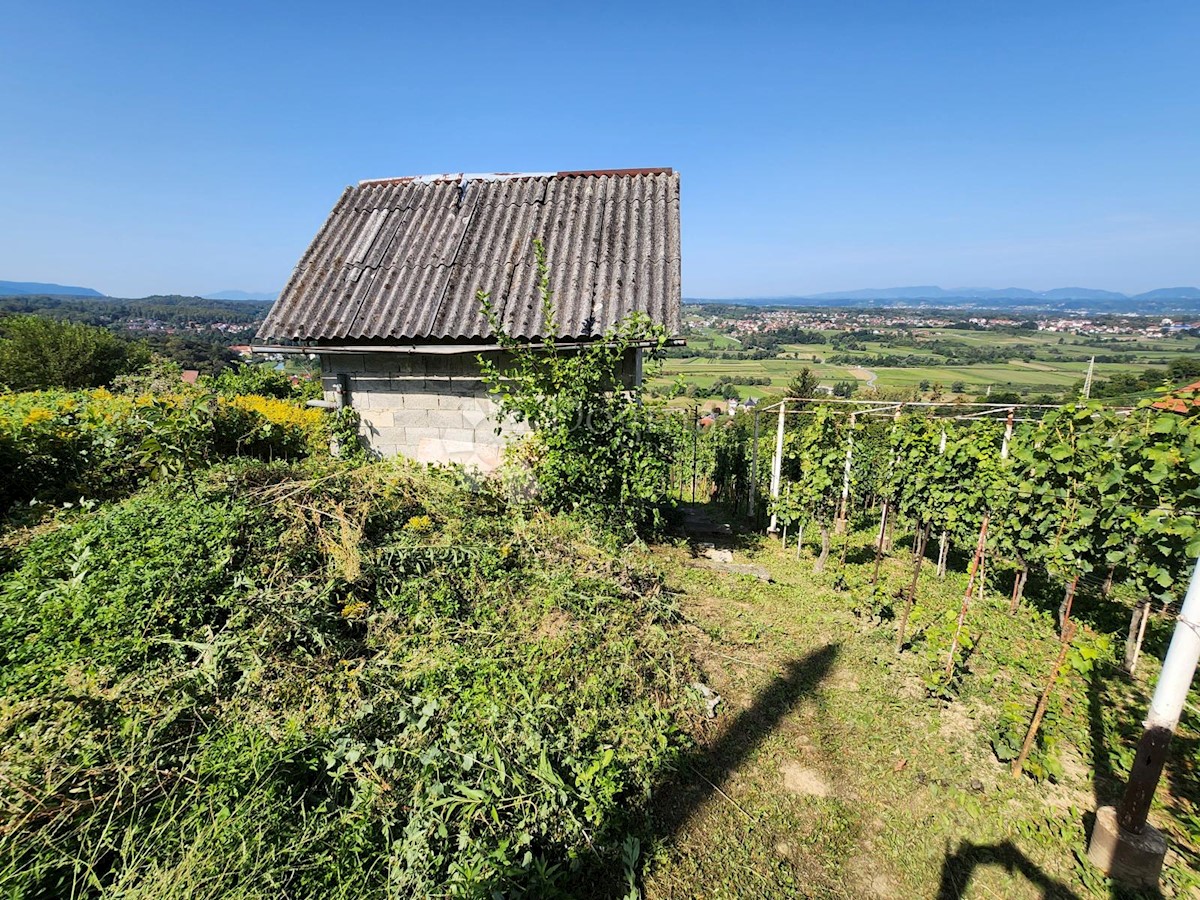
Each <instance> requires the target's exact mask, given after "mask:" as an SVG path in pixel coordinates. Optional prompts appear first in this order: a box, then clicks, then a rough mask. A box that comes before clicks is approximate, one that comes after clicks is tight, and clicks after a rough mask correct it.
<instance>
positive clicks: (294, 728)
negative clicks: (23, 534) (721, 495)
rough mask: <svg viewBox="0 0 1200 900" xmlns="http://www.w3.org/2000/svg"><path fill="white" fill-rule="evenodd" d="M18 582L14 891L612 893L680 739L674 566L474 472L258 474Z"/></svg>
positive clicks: (99, 525) (63, 535)
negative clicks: (514, 512)
mask: <svg viewBox="0 0 1200 900" xmlns="http://www.w3.org/2000/svg"><path fill="white" fill-rule="evenodd" d="M3 568H4V569H6V570H7V574H5V575H4V576H3V577H2V578H0V684H2V685H3V688H4V690H3V699H2V700H0V774H2V775H3V776H4V777H3V778H0V802H3V804H4V806H5V809H6V810H7V813H6V815H7V819H6V821H5V824H4V825H3V826H2V827H0V882H2V883H4V884H5V885H6V889H7V890H8V891H9V892H10V894H11V895H12V896H17V897H50V896H77V897H99V896H104V897H121V898H133V897H146V898H149V897H155V898H167V897H180V898H182V897H188V898H194V897H212V898H217V897H227V896H232V895H236V896H241V897H264V898H266V897H270V898H276V897H281V896H290V897H323V898H324V897H347V898H349V897H353V898H363V897H385V896H386V897H393V896H420V897H427V896H478V897H491V896H495V895H497V893H505V894H513V893H521V892H533V893H537V894H552V893H555V892H560V893H565V894H567V895H573V896H578V895H581V894H585V893H592V892H596V893H603V892H604V891H605V890H606V887H605V885H606V884H607V882H606V881H605V877H606V876H607V875H608V874H609V873H613V874H614V875H615V877H616V878H617V879H619V880H620V879H621V878H622V876H621V854H620V848H621V845H622V842H623V841H624V839H625V837H626V834H627V832H628V830H629V829H630V828H631V827H632V826H631V816H632V815H634V814H635V813H636V811H637V809H638V808H639V804H640V803H641V802H642V801H644V800H645V798H646V797H647V795H648V794H649V792H650V790H651V788H652V786H653V785H654V784H655V783H656V782H657V781H658V779H660V778H661V777H662V774H663V772H664V771H665V770H666V768H667V767H668V765H669V764H670V762H671V760H672V758H673V754H674V752H675V748H676V747H677V746H678V745H679V743H680V742H679V740H678V737H677V734H678V733H677V731H676V725H675V723H676V712H677V704H678V703H679V702H680V699H681V697H682V696H683V689H682V686H683V685H685V684H687V683H688V681H689V678H690V674H691V673H690V672H689V670H688V668H687V666H686V665H685V664H684V663H683V661H682V660H680V659H678V658H676V656H675V655H674V651H673V647H674V644H673V639H672V637H671V628H672V623H673V622H674V620H675V610H674V607H673V605H672V601H671V600H670V598H669V595H668V594H666V593H665V592H664V591H663V589H662V586H661V584H660V582H659V580H658V579H657V577H656V576H655V575H654V574H653V573H652V572H648V571H644V570H642V569H640V568H639V567H638V566H637V565H635V564H632V563H630V562H629V561H628V560H626V559H622V558H620V557H618V556H617V555H615V553H613V552H611V551H605V550H603V549H601V548H600V547H598V546H597V545H595V544H591V543H588V542H586V540H585V539H584V538H581V537H580V533H579V529H578V526H577V525H576V524H572V523H568V522H565V521H562V520H558V519H552V518H549V517H545V516H538V517H535V518H534V519H532V520H526V519H523V518H514V517H512V516H511V515H509V513H508V512H507V510H506V508H505V506H504V503H503V502H502V501H501V500H500V499H499V498H498V497H497V496H496V495H494V494H492V493H491V492H489V491H488V490H486V489H485V490H482V491H480V490H478V489H475V490H470V489H468V488H467V486H466V485H464V484H462V483H460V482H458V481H456V476H455V475H454V474H453V473H449V472H425V471H422V470H420V469H418V468H416V467H414V466H406V465H403V464H398V463H384V464H378V465H374V466H365V467H357V468H348V469H339V468H328V469H325V470H321V471H317V472H311V471H310V472H307V473H304V474H302V473H300V472H299V471H297V470H294V469H289V468H286V467H284V466H281V465H280V464H264V463H238V464H235V465H231V466H225V467H221V468H217V469H213V470H211V471H210V472H208V473H206V474H205V475H204V476H203V477H202V478H201V479H200V480H199V481H198V483H197V485H196V489H195V492H194V493H193V492H182V493H181V492H179V491H178V490H173V489H172V487H171V486H170V485H168V484H163V485H159V486H153V487H151V488H149V489H147V490H145V491H143V492H142V493H140V494H139V495H137V496H135V497H133V498H130V499H128V500H125V501H123V502H121V503H118V504H115V505H112V506H109V507H106V508H104V509H102V510H100V511H97V512H94V513H88V514H83V515H81V516H80V517H78V518H77V519H76V520H75V521H74V522H72V523H70V524H69V525H67V526H65V527H62V528H60V529H58V530H55V531H51V532H49V533H43V534H41V535H39V536H37V537H36V538H34V539H33V540H32V541H31V542H30V543H29V544H28V545H27V546H26V547H24V548H23V549H21V550H20V551H18V552H16V553H15V555H13V556H12V557H10V558H9V559H8V560H7V561H6V562H4V563H3Z"/></svg>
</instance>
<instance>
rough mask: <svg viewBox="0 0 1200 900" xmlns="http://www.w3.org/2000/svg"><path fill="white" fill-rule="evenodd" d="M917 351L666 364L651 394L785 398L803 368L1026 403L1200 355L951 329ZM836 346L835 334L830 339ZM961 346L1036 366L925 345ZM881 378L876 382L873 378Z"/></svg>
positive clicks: (709, 333)
mask: <svg viewBox="0 0 1200 900" xmlns="http://www.w3.org/2000/svg"><path fill="white" fill-rule="evenodd" d="M912 333H913V335H914V336H915V337H916V338H917V342H918V343H917V345H916V346H912V347H894V346H889V345H887V344H885V343H881V342H879V341H865V342H864V343H863V346H865V347H866V350H863V351H850V352H849V353H847V352H846V351H841V350H839V349H838V348H835V347H834V346H833V345H832V344H831V343H823V344H812V343H809V344H784V345H781V347H780V349H779V351H778V352H777V353H776V356H775V357H774V358H773V359H764V360H753V359H728V358H726V359H709V358H704V357H699V356H697V357H690V358H676V359H668V360H665V362H664V364H663V367H662V370H661V372H659V373H658V374H656V375H654V376H653V377H652V378H651V379H650V381H649V384H650V387H651V388H652V389H655V390H658V391H661V392H667V391H669V390H670V389H671V386H672V385H673V384H674V383H675V382H676V380H677V379H678V378H680V377H682V379H683V381H684V383H685V385H686V384H693V385H696V386H697V387H699V388H705V389H707V388H710V387H711V386H712V385H713V383H714V382H715V381H716V380H717V379H719V378H721V377H723V376H724V377H728V378H732V379H735V380H736V379H738V378H739V377H753V378H761V377H769V378H770V379H771V384H770V385H737V386H736V387H737V391H738V394H739V396H741V397H743V398H746V397H756V398H757V397H762V396H765V395H767V394H776V395H778V394H779V393H780V392H781V391H782V390H783V389H784V388H785V387H786V386H787V384H788V382H789V381H790V380H791V379H792V378H793V377H794V376H795V375H796V374H797V373H798V372H799V371H800V370H801V369H802V368H804V367H808V368H810V369H811V370H812V371H813V372H814V373H815V374H816V376H817V377H818V378H819V379H820V380H821V383H822V384H823V385H826V386H833V385H834V384H835V383H836V382H839V381H847V380H850V381H857V382H858V383H859V385H860V387H868V386H872V385H873V386H874V387H876V388H880V389H889V388H893V389H904V390H919V389H920V387H921V384H922V382H928V383H929V387H930V389H933V388H934V387H935V386H937V387H940V389H941V393H942V394H949V393H951V387H952V385H954V384H955V383H958V382H961V383H962V387H963V391H962V393H964V394H970V395H974V394H982V393H986V392H987V391H988V389H989V388H991V389H992V390H993V391H1004V392H1008V391H1015V392H1017V393H1020V394H1024V395H1037V394H1043V393H1047V394H1061V393H1063V392H1065V391H1069V390H1070V389H1071V388H1072V386H1074V385H1075V384H1076V383H1077V382H1079V381H1080V380H1081V379H1082V378H1083V377H1084V375H1085V373H1086V372H1087V368H1088V358H1089V357H1090V356H1091V355H1092V354H1095V355H1097V356H1102V357H1110V356H1119V357H1121V361H1120V362H1097V363H1096V367H1095V377H1096V378H1097V379H1105V378H1109V377H1111V376H1113V375H1117V374H1122V373H1129V374H1140V373H1142V372H1144V371H1146V370H1147V369H1164V371H1165V367H1166V365H1167V363H1169V362H1170V360H1172V359H1174V358H1176V357H1180V356H1189V355H1195V354H1197V353H1200V341H1197V340H1195V339H1186V340H1178V339H1170V340H1168V339H1162V340H1158V339H1152V338H1142V337H1122V336H1117V338H1116V340H1113V339H1112V338H1102V339H1095V338H1087V337H1084V336H1080V335H1071V334H1057V333H1053V332H1033V331H1031V332H1028V333H1022V334H1012V333H1005V332H993V331H959V330H955V329H945V328H926V329H914V330H913V332H912ZM824 334H825V335H826V336H828V337H830V338H832V336H833V335H834V334H835V332H824ZM934 340H944V341H955V342H958V343H959V344H965V345H968V346H978V347H996V346H1001V347H1003V346H1013V347H1014V348H1016V347H1026V348H1029V347H1032V348H1033V356H1034V358H1033V359H1032V360H1029V359H1022V358H1016V357H1014V358H1013V359H1010V360H1009V361H1008V362H1004V363H1002V362H987V363H978V364H972V365H938V364H937V363H938V361H939V360H942V359H944V357H941V356H939V355H938V354H937V353H936V352H934V350H933V349H932V348H930V347H927V346H922V345H921V343H922V342H923V341H934ZM688 346H689V347H691V348H694V349H695V350H697V351H707V350H736V349H737V341H736V340H735V339H733V338H729V337H727V336H724V335H721V334H720V333H719V330H718V329H715V328H713V327H705V328H703V329H702V330H701V334H700V335H699V336H698V337H689V339H688ZM834 354H840V355H841V356H846V355H848V356H850V357H852V358H854V359H860V360H862V361H863V366H865V368H863V367H860V366H855V365H850V364H836V365H835V364H832V363H830V362H828V360H829V358H830V357H831V356H833V355H834ZM879 354H891V355H907V356H917V357H927V358H928V360H929V362H930V365H928V366H912V367H892V366H877V365H873V364H872V362H871V361H870V359H869V357H873V356H877V355H879ZM872 374H873V375H874V381H873V382H872V380H871V376H872Z"/></svg>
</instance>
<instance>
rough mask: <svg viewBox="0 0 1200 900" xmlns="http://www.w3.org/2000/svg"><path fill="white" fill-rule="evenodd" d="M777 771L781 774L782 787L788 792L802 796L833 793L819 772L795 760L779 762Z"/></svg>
mask: <svg viewBox="0 0 1200 900" xmlns="http://www.w3.org/2000/svg"><path fill="white" fill-rule="evenodd" d="M779 771H780V773H781V774H782V776H783V789H784V790H785V791H788V792H789V793H792V794H799V795H801V796H804V797H828V796H829V795H830V794H831V793H833V792H832V791H831V790H830V788H829V785H828V784H827V783H826V781H825V778H824V776H822V775H821V773H819V772H817V771H814V770H813V769H809V768H806V767H804V766H802V765H800V763H798V762H796V761H795V760H788V761H786V762H784V763H782V764H780V766H779Z"/></svg>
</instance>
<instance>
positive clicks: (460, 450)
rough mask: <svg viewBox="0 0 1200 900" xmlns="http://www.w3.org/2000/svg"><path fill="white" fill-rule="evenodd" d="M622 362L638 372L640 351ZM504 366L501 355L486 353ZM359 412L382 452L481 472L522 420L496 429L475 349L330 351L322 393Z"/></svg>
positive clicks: (627, 380) (624, 375)
mask: <svg viewBox="0 0 1200 900" xmlns="http://www.w3.org/2000/svg"><path fill="white" fill-rule="evenodd" d="M638 353H640V351H637V350H630V351H629V352H628V354H627V355H626V358H625V359H624V360H623V361H622V362H623V365H622V371H621V380H622V382H623V383H624V384H625V385H626V386H629V385H631V384H632V383H633V381H634V380H635V378H636V377H637V375H636V373H637V371H638V366H637V354H638ZM485 355H486V356H488V357H490V358H492V359H494V360H495V361H496V362H497V363H498V364H503V363H504V361H505V357H506V354H504V353H503V352H502V351H499V350H496V351H490V352H488V353H486V354H485ZM343 380H344V383H345V386H346V388H347V392H346V395H345V397H344V402H345V403H346V405H348V406H350V407H351V408H353V409H354V411H355V412H357V413H358V415H359V419H360V420H361V427H360V433H361V434H362V436H363V439H364V440H365V441H366V443H367V445H368V446H369V447H370V448H371V449H372V450H373V451H375V452H376V453H378V454H379V455H380V456H395V455H397V454H401V455H403V456H407V457H409V458H410V459H415V460H417V461H418V462H424V463H461V464H463V465H465V466H468V467H472V468H478V469H480V470H482V471H484V472H490V471H492V470H494V469H495V468H496V467H497V466H499V464H500V457H501V450H502V448H503V446H504V443H505V442H506V441H507V440H508V438H509V437H511V436H513V435H518V434H524V433H526V432H527V431H528V426H526V425H525V424H524V423H521V424H517V423H513V422H507V423H505V424H504V425H503V427H502V428H501V431H500V433H499V434H497V433H496V427H497V425H498V424H499V410H498V407H497V405H496V403H495V402H494V401H493V400H492V399H491V397H490V396H489V394H488V392H487V388H486V387H485V386H484V384H483V380H482V378H481V377H480V367H479V361H478V358H477V354H475V353H394V352H392V353H389V352H380V353H344V354H343V353H338V354H333V353H327V354H322V355H321V382H322V385H323V387H324V389H325V399H326V400H328V401H330V402H336V401H337V397H338V385H339V382H342V381H343Z"/></svg>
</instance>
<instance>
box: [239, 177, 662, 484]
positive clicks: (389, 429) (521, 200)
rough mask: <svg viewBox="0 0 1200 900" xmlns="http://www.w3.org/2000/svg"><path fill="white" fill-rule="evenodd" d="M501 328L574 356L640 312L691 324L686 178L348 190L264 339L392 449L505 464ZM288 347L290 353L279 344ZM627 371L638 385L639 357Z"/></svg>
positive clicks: (371, 185)
mask: <svg viewBox="0 0 1200 900" xmlns="http://www.w3.org/2000/svg"><path fill="white" fill-rule="evenodd" d="M534 239H541V241H542V242H543V244H544V245H545V248H546V256H547V266H548V268H549V274H550V285H551V290H552V291H553V292H554V305H555V317H556V319H557V322H558V331H559V333H558V334H556V335H547V334H544V333H543V332H544V329H543V327H542V321H541V318H542V316H541V303H540V298H539V295H538V289H537V280H536V274H537V273H536V261H535V257H534V248H533V242H534ZM481 290H482V291H487V292H488V293H489V294H490V296H491V301H492V303H493V305H494V306H495V309H496V311H497V314H498V316H499V319H500V322H501V323H502V325H503V328H504V330H505V331H506V332H507V333H508V334H510V335H512V336H513V337H515V338H517V339H519V340H522V341H528V342H530V343H532V344H538V345H544V344H545V343H546V342H547V341H551V340H552V341H555V342H556V343H557V344H558V345H559V346H564V347H572V346H575V347H578V346H580V345H582V344H583V343H585V342H589V341H594V340H596V339H597V338H598V337H600V336H601V335H603V334H604V332H605V330H606V329H608V328H609V327H610V326H611V325H614V324H615V323H617V322H618V321H620V320H621V319H622V318H624V317H625V316H627V315H628V314H630V313H633V312H642V313H645V314H647V315H648V316H649V317H650V319H651V320H652V321H653V322H655V323H656V324H659V325H663V326H665V327H666V328H667V330H668V331H669V332H670V333H671V334H672V335H675V334H678V332H679V327H680V302H681V279H680V243H679V175H678V173H677V172H674V171H672V170H670V169H623V170H610V171H597V172H556V173H537V174H507V173H505V174H489V175H464V174H449V175H431V176H423V177H414V178H390V179H380V180H373V181H362V182H359V184H357V185H355V186H352V187H348V188H346V190H345V191H344V192H343V194H342V196H341V198H340V199H339V200H338V202H337V205H336V206H335V207H334V208H333V212H332V213H330V215H329V218H328V219H327V220H326V221H325V224H324V225H323V226H322V227H321V230H320V231H319V232H318V233H317V236H316V237H315V238H314V239H313V242H312V244H311V245H310V246H309V248H308V250H307V251H306V252H305V253H304V256H303V257H301V259H300V262H299V263H298V264H297V266H296V268H295V270H294V271H293V272H292V276H291V278H290V279H289V280H288V283H287V286H286V287H285V288H284V290H283V293H282V294H280V296H279V299H278V300H276V301H275V303H274V305H273V306H272V307H271V310H270V312H269V313H268V315H267V318H266V320H265V321H264V322H263V324H262V327H261V328H260V329H259V332H258V338H259V340H260V341H262V342H273V343H276V344H278V343H279V342H286V345H287V350H288V352H293V353H312V354H316V355H317V356H318V357H319V359H320V361H321V378H322V383H323V385H324V389H325V399H326V401H327V402H328V403H330V404H331V405H336V406H339V407H340V406H350V407H353V408H354V409H355V410H356V411H357V413H358V414H359V417H360V419H361V422H362V435H363V437H364V439H365V440H366V441H367V443H368V444H369V446H370V447H371V448H372V449H373V450H375V451H376V452H378V453H380V454H381V455H385V456H387V455H393V454H397V453H401V454H404V455H406V456H409V457H412V458H413V459H416V460H419V461H422V462H459V463H463V464H465V465H468V466H474V467H477V468H479V469H482V470H484V471H490V470H491V469H494V468H495V467H496V466H497V465H498V464H499V461H500V449H501V446H502V442H503V439H504V437H505V434H508V433H511V432H512V430H513V429H512V427H511V426H508V428H507V430H506V432H504V433H502V434H500V435H497V434H496V428H497V425H498V424H499V423H498V422H497V421H496V417H495V414H496V407H495V404H494V403H493V402H492V400H491V399H490V398H489V396H488V394H487V391H486V390H485V388H484V386H483V383H482V382H481V380H480V377H479V375H480V371H479V363H478V358H479V356H480V355H481V354H482V355H485V356H489V355H490V356H496V357H497V358H498V357H499V355H500V350H499V349H498V347H497V343H496V339H495V336H494V335H493V334H492V332H491V330H490V328H489V326H488V323H487V320H486V318H485V317H484V315H483V312H482V310H481V308H480V304H479V300H478V296H477V295H478V292H479V291H481ZM260 349H270V350H273V351H276V352H278V351H280V350H281V349H283V348H281V347H280V346H272V347H270V348H260ZM623 377H624V378H625V379H626V380H627V383H628V382H629V381H633V380H637V379H640V377H641V351H640V350H635V351H633V352H632V353H631V354H630V357H629V358H628V359H627V360H626V365H625V372H624V373H623Z"/></svg>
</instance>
